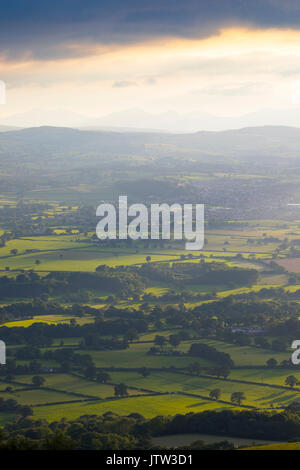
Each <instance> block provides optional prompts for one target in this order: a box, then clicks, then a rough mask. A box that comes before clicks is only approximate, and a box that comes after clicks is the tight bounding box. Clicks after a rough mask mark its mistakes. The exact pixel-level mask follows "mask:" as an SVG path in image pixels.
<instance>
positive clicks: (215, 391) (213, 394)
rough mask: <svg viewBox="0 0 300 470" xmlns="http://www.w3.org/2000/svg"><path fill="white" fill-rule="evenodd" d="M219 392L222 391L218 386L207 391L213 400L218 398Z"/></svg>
mask: <svg viewBox="0 0 300 470" xmlns="http://www.w3.org/2000/svg"><path fill="white" fill-rule="evenodd" d="M221 393H222V391H221V389H220V388H214V389H213V390H211V391H210V392H209V396H210V398H213V399H214V400H219V398H220V396H221Z"/></svg>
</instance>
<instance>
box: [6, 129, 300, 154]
mask: <svg viewBox="0 0 300 470" xmlns="http://www.w3.org/2000/svg"><path fill="white" fill-rule="evenodd" d="M57 154H61V155H62V156H64V157H65V156H68V158H72V155H75V154H85V155H88V154H93V155H99V157H101V155H104V156H105V155H106V156H107V155H111V156H115V157H117V156H120V155H123V156H124V155H128V156H132V155H135V156H149V157H154V158H160V157H174V156H175V157H180V156H184V157H188V158H193V159H196V160H197V159H201V158H202V157H205V158H209V159H210V160H214V159H218V160H219V159H224V158H234V159H236V160H239V159H249V161H255V160H257V161H260V160H261V159H266V160H268V161H274V160H275V159H280V160H282V159H289V158H300V129H298V128H293V127H284V126H277V127H276V126H265V127H248V128H244V129H239V130H228V131H222V132H207V131H201V132H195V133H191V134H170V133H157V132H156V133H155V132H152V133H151V132H123V133H121V132H112V131H110V132H108V131H84V130H78V129H72V128H62V127H47V126H44V127H36V128H29V129H22V130H16V131H15V130H10V131H9V132H1V134H0V159H1V156H4V155H11V156H12V157H13V158H15V157H16V156H26V157H27V156H28V155H29V156H30V155H32V156H34V155H35V156H38V158H40V159H43V158H44V157H47V158H48V157H49V156H51V155H57Z"/></svg>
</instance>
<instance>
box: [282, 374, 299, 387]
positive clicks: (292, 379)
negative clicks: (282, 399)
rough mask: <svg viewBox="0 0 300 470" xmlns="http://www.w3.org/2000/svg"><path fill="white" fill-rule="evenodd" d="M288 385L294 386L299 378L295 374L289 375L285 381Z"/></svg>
mask: <svg viewBox="0 0 300 470" xmlns="http://www.w3.org/2000/svg"><path fill="white" fill-rule="evenodd" d="M284 383H285V384H286V385H289V386H290V387H292V388H293V387H294V386H295V385H297V383H298V379H296V377H295V376H294V375H289V376H288V377H287V378H286V379H285V382H284Z"/></svg>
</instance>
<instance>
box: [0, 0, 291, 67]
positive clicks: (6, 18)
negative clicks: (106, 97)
mask: <svg viewBox="0 0 300 470" xmlns="http://www.w3.org/2000/svg"><path fill="white" fill-rule="evenodd" d="M236 25H241V26H243V25H245V26H254V27H264V28H268V27H280V28H285V27H292V28H297V29H298V28H300V2H299V1H298V0H282V1H281V0H205V1H204V0H185V1H183V0H152V1H151V0H150V1H148V0H147V1H146V0H139V1H138V0H106V1H103V0H98V1H96V0H85V1H84V0H81V1H79V0H60V1H58V0H52V1H49V0H43V1H41V0H26V1H25V0H1V3H0V55H3V56H5V57H7V58H8V59H13V58H19V57H22V56H30V55H32V56H33V57H35V58H37V59H40V60H44V59H49V58H54V59H56V58H64V57H72V56H76V57H78V56H80V55H86V54H89V52H90V49H89V46H90V45H93V44H105V45H110V44H120V43H121V44H124V43H133V42H137V41H140V40H145V39H152V38H153V39H154V38H159V37H167V36H176V37H186V38H201V37H206V36H209V35H211V34H214V33H216V32H218V30H219V29H220V28H223V27H227V26H236ZM72 44H75V45H76V44H80V45H81V46H82V47H81V48H77V47H75V48H70V47H69V45H72ZM85 45H86V47H85Z"/></svg>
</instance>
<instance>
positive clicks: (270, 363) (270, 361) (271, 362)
mask: <svg viewBox="0 0 300 470" xmlns="http://www.w3.org/2000/svg"><path fill="white" fill-rule="evenodd" d="M267 366H268V367H276V366H277V361H276V359H274V357H271V358H270V359H268V360H267Z"/></svg>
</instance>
